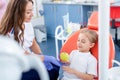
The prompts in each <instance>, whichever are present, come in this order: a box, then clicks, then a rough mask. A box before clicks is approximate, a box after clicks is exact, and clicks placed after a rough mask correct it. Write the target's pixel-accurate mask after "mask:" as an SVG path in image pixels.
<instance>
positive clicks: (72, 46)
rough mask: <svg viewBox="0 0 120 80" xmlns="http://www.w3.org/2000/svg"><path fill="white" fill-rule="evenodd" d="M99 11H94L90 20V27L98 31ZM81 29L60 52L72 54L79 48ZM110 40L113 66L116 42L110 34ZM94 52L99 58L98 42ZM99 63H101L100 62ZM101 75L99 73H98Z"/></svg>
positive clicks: (93, 49)
mask: <svg viewBox="0 0 120 80" xmlns="http://www.w3.org/2000/svg"><path fill="white" fill-rule="evenodd" d="M97 20H98V13H97V12H93V13H92V14H91V16H90V18H89V20H88V26H87V28H88V29H91V30H94V31H96V32H98V21H97ZM79 32H80V31H76V32H75V33H73V34H72V35H71V36H70V37H69V38H68V39H67V41H66V42H65V43H64V45H63V46H62V48H61V50H60V53H62V52H67V53H68V54H70V52H71V51H72V50H74V49H77V39H78V35H79ZM109 40H110V42H109V43H110V51H109V52H110V53H109V55H110V57H109V68H111V67H112V66H113V63H112V60H114V57H115V47H114V43H113V39H112V36H111V35H110V36H109ZM91 52H92V54H93V55H94V56H95V57H96V59H97V60H98V42H97V43H96V44H95V46H94V47H93V48H92V49H91ZM98 64H99V63H98ZM98 76H99V74H98ZM95 80H98V78H95Z"/></svg>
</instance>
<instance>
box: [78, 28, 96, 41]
mask: <svg viewBox="0 0 120 80" xmlns="http://www.w3.org/2000/svg"><path fill="white" fill-rule="evenodd" d="M80 33H83V34H85V35H86V36H87V37H88V39H89V40H90V42H91V43H96V42H97V40H98V34H97V33H96V32H95V31H93V30H90V29H88V28H82V29H80Z"/></svg>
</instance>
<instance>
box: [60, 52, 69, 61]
mask: <svg viewBox="0 0 120 80" xmlns="http://www.w3.org/2000/svg"><path fill="white" fill-rule="evenodd" d="M60 61H61V62H62V63H68V62H69V55H68V53H66V52H61V53H60Z"/></svg>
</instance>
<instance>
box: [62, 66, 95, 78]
mask: <svg viewBox="0 0 120 80" xmlns="http://www.w3.org/2000/svg"><path fill="white" fill-rule="evenodd" d="M62 68H63V70H64V71H66V72H68V73H71V74H74V75H76V76H77V77H79V78H81V79H83V80H93V79H94V75H91V74H85V73H82V72H79V71H77V70H74V69H72V68H70V67H69V66H62Z"/></svg>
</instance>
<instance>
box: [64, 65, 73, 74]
mask: <svg viewBox="0 0 120 80" xmlns="http://www.w3.org/2000/svg"><path fill="white" fill-rule="evenodd" d="M62 69H63V70H64V71H66V72H68V73H71V74H73V73H74V70H73V69H72V68H70V67H69V66H62Z"/></svg>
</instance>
